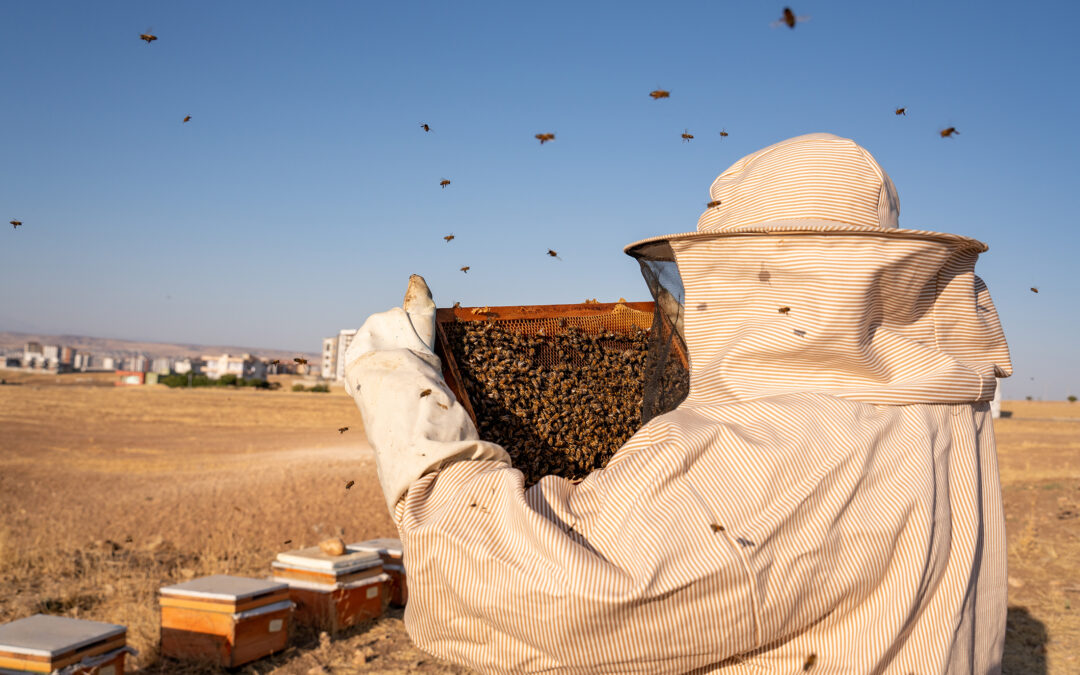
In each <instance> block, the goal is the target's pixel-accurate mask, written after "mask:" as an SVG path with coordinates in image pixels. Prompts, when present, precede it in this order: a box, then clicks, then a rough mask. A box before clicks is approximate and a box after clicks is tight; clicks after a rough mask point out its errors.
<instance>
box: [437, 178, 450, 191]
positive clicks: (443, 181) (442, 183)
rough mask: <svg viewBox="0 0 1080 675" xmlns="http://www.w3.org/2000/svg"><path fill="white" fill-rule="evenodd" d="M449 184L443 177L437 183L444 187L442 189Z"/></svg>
mask: <svg viewBox="0 0 1080 675" xmlns="http://www.w3.org/2000/svg"><path fill="white" fill-rule="evenodd" d="M449 184H450V181H449V180H447V179H445V178H443V179H442V180H441V181H439V185H441V186H442V189H444V190H445V189H446V186H447V185H449Z"/></svg>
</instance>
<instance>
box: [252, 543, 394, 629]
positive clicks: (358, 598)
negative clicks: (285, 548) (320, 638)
mask: <svg viewBox="0 0 1080 675" xmlns="http://www.w3.org/2000/svg"><path fill="white" fill-rule="evenodd" d="M271 567H272V569H273V572H274V581H278V582H281V583H284V584H288V586H289V597H290V598H292V601H293V603H295V605H296V610H295V614H294V618H295V619H296V621H297V622H298V623H302V624H305V625H309V626H315V627H317V628H319V629H322V630H326V631H328V632H330V633H331V634H333V633H336V632H338V631H340V630H342V629H344V628H348V627H350V626H355V625H356V624H358V623H361V622H362V621H366V620H368V619H374V618H376V617H378V616H380V615H381V614H382V613H383V610H385V609H386V605H387V603H388V602H389V599H390V594H389V592H388V590H389V582H390V577H389V576H388V575H387V574H385V573H384V572H383V566H382V558H380V557H379V556H378V554H376V553H371V552H365V551H358V552H346V553H345V554H344V555H338V556H332V555H327V554H325V553H323V552H322V551H321V550H319V547H318V546H313V547H311V548H305V549H300V550H298V551H289V552H287V553H279V554H278V556H277V560H275V561H274V562H273V563H272V564H271Z"/></svg>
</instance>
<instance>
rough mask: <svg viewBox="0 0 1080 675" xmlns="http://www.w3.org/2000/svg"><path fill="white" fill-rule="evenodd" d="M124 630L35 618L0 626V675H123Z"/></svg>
mask: <svg viewBox="0 0 1080 675" xmlns="http://www.w3.org/2000/svg"><path fill="white" fill-rule="evenodd" d="M131 652H134V650H133V649H131V648H130V647H128V646H127V628H125V627H124V626H116V625H113V624H111V623H101V622H100V621H85V620H82V619H69V618H67V617H63V616H48V615H45V614H36V615H34V616H29V617H26V618H25V619H19V620H17V621H12V622H11V623H8V624H5V625H3V626H0V673H51V672H54V671H59V670H63V672H64V675H69V674H70V675H123V673H124V656H125V654H127V653H131Z"/></svg>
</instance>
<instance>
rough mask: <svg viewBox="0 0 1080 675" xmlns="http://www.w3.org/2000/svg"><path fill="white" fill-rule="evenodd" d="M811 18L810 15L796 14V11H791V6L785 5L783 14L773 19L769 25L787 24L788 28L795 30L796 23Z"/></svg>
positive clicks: (777, 26)
mask: <svg viewBox="0 0 1080 675" xmlns="http://www.w3.org/2000/svg"><path fill="white" fill-rule="evenodd" d="M809 20H810V17H808V16H795V12H793V11H791V8H790V7H785V8H784V13H783V15H782V16H781V17H780V18H779V19H778V20H776V21H773V22H772V23H770V24H769V25H770V26H771V27H773V28H779V27H780V26H787V27H788V28H790V29H792V30H795V24H797V23H802V22H804V21H809Z"/></svg>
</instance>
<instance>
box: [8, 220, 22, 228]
mask: <svg viewBox="0 0 1080 675" xmlns="http://www.w3.org/2000/svg"><path fill="white" fill-rule="evenodd" d="M8 222H9V223H11V228H12V229H13V230H17V229H19V226H20V225H22V221H21V220H16V219H14V218H12V219H11V220H9V221H8Z"/></svg>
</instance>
